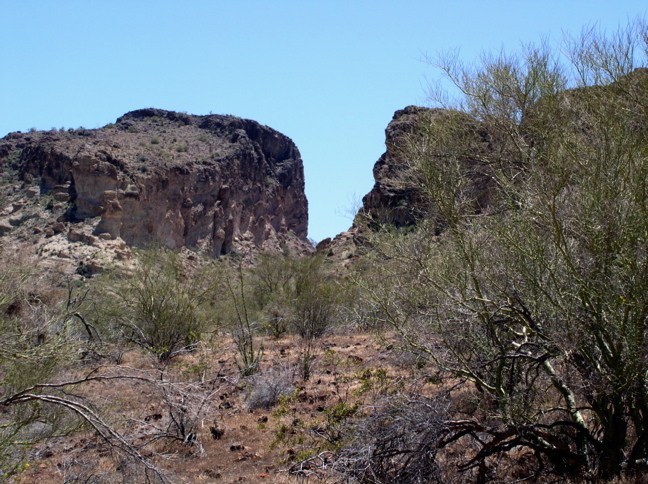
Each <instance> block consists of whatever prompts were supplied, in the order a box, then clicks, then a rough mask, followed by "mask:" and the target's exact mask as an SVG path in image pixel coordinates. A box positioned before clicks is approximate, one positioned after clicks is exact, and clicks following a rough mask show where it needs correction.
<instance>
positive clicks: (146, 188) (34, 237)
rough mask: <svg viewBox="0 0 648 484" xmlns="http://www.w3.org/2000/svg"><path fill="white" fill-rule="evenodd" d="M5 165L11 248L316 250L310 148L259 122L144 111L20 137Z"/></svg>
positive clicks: (5, 235)
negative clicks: (54, 242) (311, 238)
mask: <svg viewBox="0 0 648 484" xmlns="http://www.w3.org/2000/svg"><path fill="white" fill-rule="evenodd" d="M0 168H1V172H2V177H1V179H0V183H1V184H2V195H0V210H1V211H0V237H1V238H0V243H1V244H2V245H3V246H5V247H7V246H9V245H10V244H11V242H12V241H18V242H21V243H24V242H25V241H28V240H31V241H32V243H34V244H36V245H37V247H38V250H40V251H41V252H43V251H45V252H46V251H47V247H45V246H46V245H47V243H48V241H47V240H44V241H39V237H40V238H44V239H50V238H58V239H61V238H63V239H66V242H69V243H81V244H85V245H101V244H102V243H105V244H111V243H112V244H116V245H119V246H122V247H127V246H148V245H161V246H165V247H168V248H172V249H180V248H182V247H188V248H192V249H196V250H199V251H201V252H203V253H207V254H209V255H212V256H219V255H221V254H227V253H229V252H232V251H242V252H245V251H248V250H255V249H263V250H279V249H280V248H281V247H282V246H286V245H287V246H289V247H292V248H294V249H295V250H305V249H307V248H308V243H307V242H306V231H307V223H308V205H307V201H306V196H305V194H304V174H303V165H302V160H301V158H300V154H299V151H298V149H297V147H296V146H295V145H294V143H293V142H292V141H291V140H290V139H289V138H287V137H286V136H284V135H282V134H281V133H278V132H277V131H275V130H273V129H271V128H268V127H266V126H262V125H260V124H259V123H256V122H254V121H251V120H245V119H240V118H237V117H234V116H220V115H208V116H193V115H187V114H181V113H176V112H171V111H164V110H159V109H142V110H138V111H133V112H130V113H127V114H125V115H124V116H122V117H120V118H119V119H117V121H116V122H115V123H114V124H109V125H107V126H105V127H103V128H100V129H94V130H89V129H83V128H80V129H76V130H67V131H65V130H52V131H33V132H30V133H11V134H9V135H7V136H6V137H5V138H3V139H2V140H0ZM50 242H51V241H50ZM105 244H104V245H105ZM59 245H60V244H59ZM67 249H69V247H68V248H67ZM67 249H66V250H67ZM68 252H70V251H69V250H68ZM71 252H75V251H71Z"/></svg>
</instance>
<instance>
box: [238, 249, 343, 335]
mask: <svg viewBox="0 0 648 484" xmlns="http://www.w3.org/2000/svg"><path fill="white" fill-rule="evenodd" d="M250 284H251V286H252V297H253V302H254V304H255V306H256V307H257V308H258V310H259V311H260V312H261V316H260V317H262V318H263V320H264V321H265V324H264V326H265V327H266V328H268V330H269V332H270V333H271V334H272V335H274V336H280V335H281V334H283V333H284V332H285V331H287V330H289V329H292V330H293V331H294V332H296V333H297V334H299V335H300V336H301V337H303V338H307V339H312V338H317V337H319V336H321V335H322V334H324V332H325V331H326V330H327V329H328V327H329V326H330V325H331V324H332V323H333V321H334V319H335V316H336V315H337V310H338V302H339V301H340V292H341V289H340V287H341V286H340V285H339V284H338V283H337V281H336V280H335V278H334V277H333V276H332V275H331V274H330V273H329V272H328V270H327V268H326V267H325V265H324V257H323V256H321V255H313V256H305V257H293V256H290V255H286V254H284V255H276V254H272V255H271V254H265V255H261V256H260V258H259V263H258V264H257V266H256V267H255V268H254V269H253V271H252V273H251V283H250Z"/></svg>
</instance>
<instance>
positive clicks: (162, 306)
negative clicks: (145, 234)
mask: <svg viewBox="0 0 648 484" xmlns="http://www.w3.org/2000/svg"><path fill="white" fill-rule="evenodd" d="M204 276H205V274H191V275H190V274H188V273H187V272H186V271H185V269H184V268H183V266H182V263H181V259H180V257H179V256H178V254H175V253H172V252H170V251H167V250H161V249H160V250H147V251H142V252H140V253H139V257H138V263H137V266H136V267H135V268H134V270H133V273H132V274H130V275H129V276H128V277H123V276H122V275H117V274H115V275H113V276H112V278H110V279H109V280H108V282H107V284H106V294H107V295H108V298H109V299H110V300H111V301H112V304H111V306H110V309H111V311H112V314H111V313H110V312H109V313H108V314H107V315H106V316H108V317H110V318H111V320H112V321H113V323H114V324H115V325H116V327H117V329H118V330H119V331H120V332H121V334H122V335H123V336H124V337H125V338H126V339H128V340H129V341H132V342H133V343H135V344H137V345H138V346H141V347H142V348H144V349H146V350H148V351H150V352H151V353H153V354H154V355H156V356H157V357H158V359H159V360H161V361H164V360H168V359H170V358H173V357H174V356H176V355H178V354H180V353H181V352H184V351H188V350H191V349H192V348H194V347H195V346H196V344H197V343H198V342H199V341H200V339H201V336H202V332H203V330H204V329H205V327H206V325H207V322H208V314H207V312H206V304H207V302H208V299H209V296H210V291H209V289H210V287H209V285H208V284H207V281H205V280H204Z"/></svg>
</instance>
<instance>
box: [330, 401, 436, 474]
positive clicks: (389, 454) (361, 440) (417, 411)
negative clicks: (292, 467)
mask: <svg viewBox="0 0 648 484" xmlns="http://www.w3.org/2000/svg"><path fill="white" fill-rule="evenodd" d="M447 410H448V400H447V397H446V396H438V397H436V398H434V399H430V398H425V397H422V396H418V397H415V398H406V397H391V398H389V399H383V400H382V401H378V402H376V403H375V405H374V410H373V411H372V412H371V413H370V414H369V415H366V416H363V417H361V418H359V419H356V420H353V421H352V422H351V423H350V424H349V425H347V429H346V432H345V433H346V434H347V435H348V436H349V439H348V440H347V441H346V442H345V443H344V446H343V448H342V449H341V450H340V451H339V452H338V453H337V456H336V459H335V463H334V465H333V467H334V468H335V469H336V470H337V471H338V472H339V473H340V474H342V475H343V476H344V477H345V479H347V480H348V481H351V482H367V483H368V482H399V483H400V482H402V483H404V484H416V483H421V484H422V483H432V482H446V481H444V480H443V479H442V477H443V474H442V472H441V468H440V465H439V463H438V462H437V452H438V445H437V444H438V442H439V440H440V439H441V438H442V437H443V436H444V433H445V430H446V426H445V419H446V418H447Z"/></svg>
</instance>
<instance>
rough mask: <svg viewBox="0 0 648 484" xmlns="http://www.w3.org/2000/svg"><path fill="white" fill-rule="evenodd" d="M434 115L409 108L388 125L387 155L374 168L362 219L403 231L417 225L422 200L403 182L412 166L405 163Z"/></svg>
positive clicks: (424, 109)
mask: <svg viewBox="0 0 648 484" xmlns="http://www.w3.org/2000/svg"><path fill="white" fill-rule="evenodd" d="M430 111H431V110H429V109H426V108H421V107H417V106H408V107H406V108H405V109H402V110H399V111H396V112H395V113H394V116H393V118H392V120H391V122H390V123H389V125H387V129H385V146H386V151H385V153H383V154H382V156H381V157H380V158H379V159H378V161H377V162H376V164H375V165H374V167H373V176H374V180H375V183H374V186H373V188H372V189H371V191H370V192H369V193H367V194H366V195H365V196H364V197H363V198H362V209H361V211H360V215H363V216H365V217H368V218H369V219H371V220H372V222H373V223H376V224H393V225H396V226H397V227H403V226H408V225H413V224H414V223H415V222H416V219H417V215H418V212H419V211H420V198H421V197H420V193H419V192H418V190H417V189H416V188H415V187H413V186H412V185H408V184H407V183H405V182H404V180H403V175H404V172H405V170H406V168H407V166H408V162H407V159H405V158H406V154H405V148H406V147H405V145H406V144H407V141H408V137H410V136H411V135H412V134H413V132H414V131H415V130H416V128H417V126H418V125H419V123H420V121H421V118H422V117H424V116H425V115H426V114H428V113H429V112H430ZM356 222H357V221H356ZM354 225H356V224H354Z"/></svg>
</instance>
